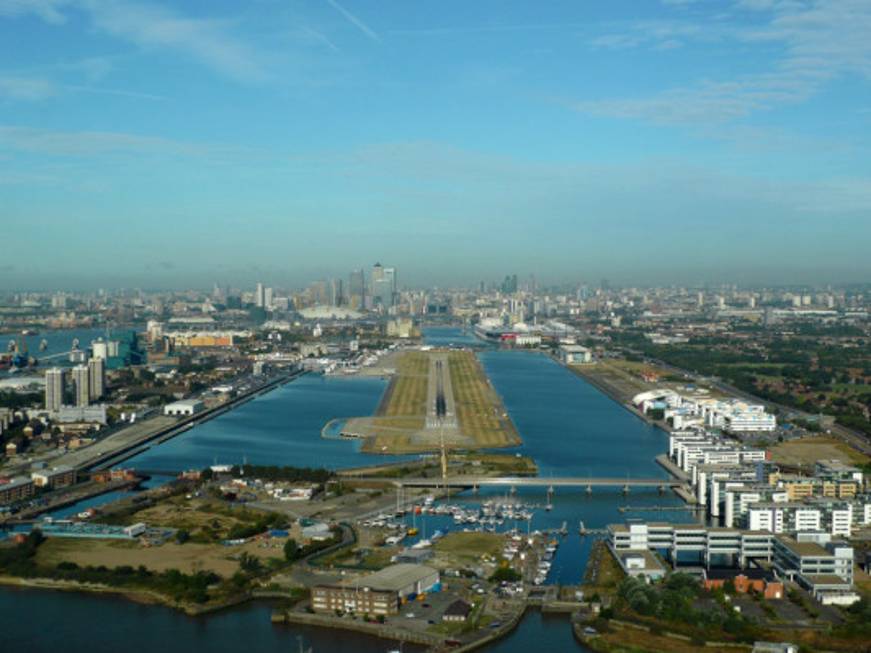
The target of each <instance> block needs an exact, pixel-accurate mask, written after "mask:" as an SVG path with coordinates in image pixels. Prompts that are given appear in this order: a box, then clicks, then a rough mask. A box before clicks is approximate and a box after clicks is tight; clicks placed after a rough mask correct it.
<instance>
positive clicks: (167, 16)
mask: <svg viewBox="0 0 871 653" xmlns="http://www.w3.org/2000/svg"><path fill="white" fill-rule="evenodd" d="M74 11H75V12H82V13H84V14H85V15H86V16H87V17H88V18H89V19H90V21H91V23H92V24H93V26H94V27H95V28H96V29H97V30H98V31H100V32H102V33H104V34H108V35H110V36H113V37H115V38H118V39H121V40H124V41H127V42H129V43H133V44H135V45H137V46H139V47H141V48H143V49H146V50H149V51H156V52H168V53H173V54H180V55H183V56H186V57H190V58H193V59H195V60H197V61H199V62H200V63H202V64H205V65H207V66H209V67H210V68H212V69H213V70H215V71H216V72H218V73H220V74H222V75H225V76H227V77H230V78H233V79H235V80H237V81H241V82H247V83H251V82H254V83H257V82H262V81H265V80H266V79H268V77H269V75H268V74H267V73H266V71H265V69H264V67H263V66H262V65H261V62H260V60H259V57H258V55H257V53H256V52H255V50H254V48H252V47H251V46H249V45H248V44H247V43H245V42H243V41H242V40H240V39H238V38H236V37H235V36H233V35H232V34H231V33H230V30H229V23H228V22H227V21H221V20H212V19H204V18H192V17H189V16H185V15H182V14H180V13H178V12H176V11H173V10H171V9H169V8H166V7H163V6H160V5H156V4H149V3H146V2H136V1H135V0H131V1H128V0H0V16H4V15H5V16H13V17H14V16H22V15H27V14H32V15H36V16H38V17H40V18H41V19H43V20H44V21H46V22H47V23H50V24H53V25H59V24H61V23H64V22H66V21H67V17H68V14H69V13H71V12H74ZM104 70H105V68H104V67H103V68H101V64H100V62H99V61H93V62H91V63H90V73H91V74H92V75H97V76H99V75H100V74H103V72H104Z"/></svg>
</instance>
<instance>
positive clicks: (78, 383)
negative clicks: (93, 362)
mask: <svg viewBox="0 0 871 653" xmlns="http://www.w3.org/2000/svg"><path fill="white" fill-rule="evenodd" d="M88 376H89V375H88V368H87V366H85V365H77V366H76V367H74V368H73V384H74V385H75V388H76V406H87V405H88V404H89V403H91V384H90V383H89V381H88Z"/></svg>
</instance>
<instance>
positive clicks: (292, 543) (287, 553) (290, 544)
mask: <svg viewBox="0 0 871 653" xmlns="http://www.w3.org/2000/svg"><path fill="white" fill-rule="evenodd" d="M297 558H299V544H297V543H296V540H294V539H293V538H289V539H288V540H287V542H285V543H284V559H285V560H287V561H288V562H293V561H294V560H296V559H297Z"/></svg>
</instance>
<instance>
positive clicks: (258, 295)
mask: <svg viewBox="0 0 871 653" xmlns="http://www.w3.org/2000/svg"><path fill="white" fill-rule="evenodd" d="M265 304H266V289H265V288H264V287H263V284H262V283H259V282H258V283H257V289H256V290H255V291H254V305H255V306H259V307H260V308H263V307H264V305H265Z"/></svg>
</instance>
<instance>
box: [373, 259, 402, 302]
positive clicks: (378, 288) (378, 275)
mask: <svg viewBox="0 0 871 653" xmlns="http://www.w3.org/2000/svg"><path fill="white" fill-rule="evenodd" d="M395 298H396V268H385V267H384V266H382V265H381V264H380V263H376V264H375V265H374V266H373V267H372V301H373V303H374V304H380V305H381V306H383V307H384V308H390V307H391V306H393V305H394V304H395V303H396V302H395Z"/></svg>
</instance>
